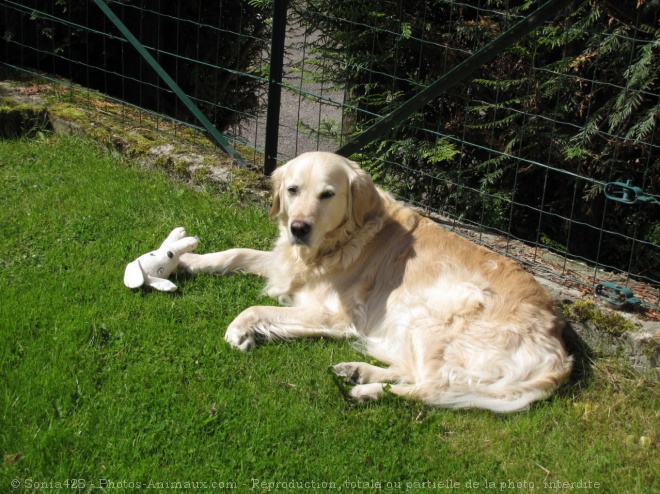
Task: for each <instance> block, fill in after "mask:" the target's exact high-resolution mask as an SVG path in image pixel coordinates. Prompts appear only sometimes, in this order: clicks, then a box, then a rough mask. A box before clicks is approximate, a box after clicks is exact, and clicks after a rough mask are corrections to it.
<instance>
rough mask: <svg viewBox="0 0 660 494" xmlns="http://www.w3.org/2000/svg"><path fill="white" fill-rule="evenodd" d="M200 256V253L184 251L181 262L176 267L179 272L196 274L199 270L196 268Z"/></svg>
mask: <svg viewBox="0 0 660 494" xmlns="http://www.w3.org/2000/svg"><path fill="white" fill-rule="evenodd" d="M200 257H201V256H200V254H191V253H190V252H184V253H183V254H181V256H179V264H178V265H177V267H176V272H177V273H178V274H194V273H195V272H196V271H197V269H196V268H197V265H198V264H199V258H200Z"/></svg>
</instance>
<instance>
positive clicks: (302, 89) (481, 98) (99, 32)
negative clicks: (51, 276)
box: [0, 0, 660, 308]
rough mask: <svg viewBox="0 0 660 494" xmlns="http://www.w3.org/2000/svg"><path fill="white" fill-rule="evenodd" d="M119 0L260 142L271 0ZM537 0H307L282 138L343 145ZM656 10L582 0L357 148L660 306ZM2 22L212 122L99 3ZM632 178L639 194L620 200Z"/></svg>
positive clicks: (538, 257)
mask: <svg viewBox="0 0 660 494" xmlns="http://www.w3.org/2000/svg"><path fill="white" fill-rule="evenodd" d="M108 4H109V5H110V6H111V7H112V8H113V10H114V11H115V12H116V13H117V15H119V16H120V17H122V19H124V21H125V22H126V23H127V24H128V25H129V27H130V28H131V29H132V32H133V33H134V34H135V35H136V36H137V37H138V39H140V41H141V42H142V43H143V45H144V46H145V47H146V48H147V49H148V50H149V52H150V53H151V54H152V55H153V56H154V57H155V58H157V59H158V60H159V62H161V63H162V64H163V66H164V67H166V68H167V70H168V73H170V75H171V76H172V77H173V78H174V79H175V80H177V82H179V84H180V85H182V86H183V87H184V88H185V90H186V92H187V94H188V96H189V97H190V98H192V99H193V101H195V102H196V104H197V105H199V107H200V108H201V109H202V110H203V111H204V112H205V114H206V115H207V116H208V117H209V118H210V119H211V120H212V121H213V122H214V123H215V124H216V126H218V128H219V129H220V130H221V131H222V132H224V133H225V134H227V135H228V136H229V137H230V138H231V139H232V140H233V141H234V142H237V143H242V144H245V145H247V146H249V147H250V148H251V149H253V150H254V154H253V156H245V157H246V158H247V159H256V156H257V155H258V154H259V153H260V152H262V151H263V147H264V136H265V133H266V130H265V122H266V118H265V110H264V108H265V105H264V103H265V100H266V87H267V82H268V81H267V79H268V55H269V53H268V48H269V43H270V41H269V36H270V30H269V25H268V17H269V16H270V15H271V13H272V12H271V11H270V10H269V9H270V8H271V3H270V2H268V1H267V0H264V1H256V0H251V1H249V2H247V1H245V2H242V1H241V2H234V1H232V2H230V1H228V0H224V1H221V2H214V3H213V8H211V7H210V5H211V3H208V2H191V3H189V4H187V3H185V2H166V1H160V0H152V1H147V0H135V1H130V0H125V1H111V2H108ZM540 4H541V2H537V1H535V0H528V1H523V0H516V1H514V0H469V1H467V0H465V1H448V0H391V1H385V2H379V3H377V4H374V3H373V2H361V1H355V0H351V1H349V0H333V1H332V2H329V1H325V0H318V1H315V2H308V1H303V0H296V1H293V0H291V1H290V5H289V7H290V10H289V27H288V32H287V38H286V47H287V48H286V57H285V67H284V80H283V82H282V104H281V108H280V109H281V115H280V121H279V128H278V134H279V157H280V158H281V159H282V160H287V159H289V158H291V157H293V156H295V155H297V154H300V153H301V152H304V151H309V150H315V149H322V150H336V149H338V148H339V147H340V146H342V145H343V144H345V143H346V142H347V141H350V140H351V139H352V138H353V137H355V136H356V135H358V134H359V133H360V132H362V131H363V130H364V129H366V128H368V127H369V126H370V125H372V124H373V123H375V122H378V121H379V120H381V119H383V118H384V117H385V116H387V115H388V114H389V113H391V112H392V111H394V110H395V109H396V108H397V107H399V106H400V105H401V104H403V103H404V102H406V101H408V100H409V99H410V98H413V97H414V96H415V95H416V94H418V93H419V92H420V91H422V90H423V89H424V88H426V87H428V86H429V85H430V84H432V83H433V82H434V80H436V79H437V78H439V77H440V76H441V75H442V74H444V73H446V72H447V71H448V70H450V69H451V68H452V67H455V66H456V65H457V64H458V63H460V62H462V61H464V60H466V59H467V58H469V57H470V55H471V54H473V53H475V51H477V50H478V49H479V48H481V47H482V46H484V44H486V43H488V42H489V41H490V40H492V39H494V38H495V37H496V36H498V35H499V34H501V33H502V32H504V31H505V30H506V29H507V28H508V27H510V26H512V25H513V24H515V23H516V22H518V21H520V20H521V19H524V18H525V17H526V16H527V15H529V13H530V12H531V11H533V9H534V8H536V7H538V6H539V5H540ZM659 16H660V7H658V5H657V2H651V1H650V0H649V1H644V0H640V1H638V2H619V3H617V4H616V5H613V2H606V1H604V0H603V1H601V0H596V1H578V2H574V3H573V5H572V6H571V7H570V8H567V9H564V10H562V11H559V12H557V17H556V18H555V19H554V20H552V21H549V22H547V23H546V24H544V25H543V27H541V28H539V29H537V30H535V31H534V32H533V33H532V34H531V35H529V36H526V37H525V38H523V39H521V40H519V41H518V42H517V43H516V44H515V46H514V47H513V48H511V49H509V50H506V51H505V52H503V53H502V54H501V55H500V56H498V57H497V59H496V60H494V61H492V62H489V63H487V64H485V65H483V66H482V67H480V68H479V69H478V70H477V72H476V73H475V74H474V75H472V76H471V77H470V78H469V79H467V80H465V81H462V82H461V83H460V84H458V85H457V86H455V87H454V88H453V89H451V90H449V91H447V92H446V93H445V94H444V95H443V96H441V97H439V98H437V99H435V100H434V101H433V102H431V103H430V104H428V105H427V106H426V107H425V108H424V109H423V110H422V111H419V112H417V113H416V114H415V115H413V116H412V117H410V118H408V119H406V120H405V121H404V122H402V123H400V124H399V125H397V126H396V127H393V128H391V129H388V130H387V132H384V133H383V134H382V135H380V136H379V137H378V139H377V140H376V141H374V142H373V143H372V144H370V145H369V146H367V147H366V148H364V149H363V150H362V151H361V152H360V153H359V154H358V155H355V156H354V157H355V159H358V160H359V161H360V162H361V163H362V164H363V165H364V166H365V167H366V168H368V169H369V171H370V172H371V173H372V175H373V176H374V178H375V180H376V181H377V182H379V183H380V184H382V185H384V186H385V187H386V188H388V189H390V190H391V191H392V192H393V193H394V194H395V195H397V196H398V197H400V198H402V199H404V200H406V201H407V202H409V203H411V204H413V205H415V206H419V207H420V208H423V209H425V210H427V211H429V213H430V214H433V215H435V216H436V217H437V218H438V220H439V221H441V222H442V223H443V224H444V225H445V226H447V227H448V228H451V229H454V230H456V231H457V232H459V233H462V234H464V235H466V236H468V237H470V238H472V239H473V240H475V241H476V242H480V243H483V244H486V245H487V246H489V247H491V248H493V249H495V250H498V251H500V252H502V253H504V254H506V255H508V256H511V257H513V258H515V259H517V260H519V261H521V262H522V263H523V264H525V265H527V267H528V268H529V269H530V270H531V271H533V272H534V273H536V274H539V275H542V276H545V277H550V278H555V279H557V280H559V281H560V282H561V283H563V284H565V285H568V286H573V287H575V288H577V289H579V290H581V291H583V292H585V293H587V292H592V291H593V290H594V288H596V287H598V286H600V285H602V284H603V283H607V282H610V283H615V284H616V285H620V286H625V287H629V288H630V289H631V290H632V292H633V293H634V294H635V296H636V297H638V298H640V299H641V300H642V301H643V304H644V305H646V306H650V307H655V308H658V306H660V247H659V245H658V244H659V243H660V214H659V212H660V205H659V204H658V203H660V136H659V135H658V128H657V127H658V116H659V115H660V90H659V89H658V75H659V74H658V72H659V71H660V63H659V62H660V60H658V59H659V57H660V29H658V18H659ZM230 21H231V22H230ZM0 24H1V28H2V33H3V38H2V41H1V45H0V53H4V54H5V57H4V64H5V65H6V66H10V67H13V68H19V69H21V70H24V71H29V72H31V73H35V74H36V73H39V74H57V75H58V76H60V77H64V78H66V79H67V80H71V81H75V82H76V83H78V84H81V85H83V86H85V87H90V88H94V89H96V90H98V91H101V92H102V93H105V94H109V95H110V96H112V97H114V98H116V99H117V100H120V101H127V102H129V103H128V104H130V105H133V106H134V107H135V108H139V109H144V110H146V111H149V112H153V113H154V114H156V115H162V116H163V119H171V118H173V119H174V121H175V122H177V123H181V124H185V125H190V126H193V127H196V128H199V125H198V124H197V123H196V122H194V120H193V119H191V117H190V115H189V114H188V113H187V110H186V109H185V108H184V107H183V105H181V104H180V103H179V102H178V101H177V99H176V98H175V97H174V96H173V95H172V93H171V91H169V90H168V89H167V88H165V87H164V86H163V84H162V83H161V82H160V80H159V78H158V77H157V76H156V75H155V74H154V73H153V71H151V69H150V68H149V67H147V66H146V65H144V63H143V62H141V61H140V60H139V58H137V57H136V55H135V53H134V50H132V49H131V47H130V46H128V45H127V43H126V42H125V41H124V40H123V38H122V37H121V36H119V35H118V33H117V32H116V30H115V29H114V27H113V26H112V25H111V24H110V23H109V22H108V21H107V20H105V19H104V18H103V16H101V15H99V13H98V10H95V7H94V5H93V4H92V3H91V2H89V1H84V2H66V1H60V2H38V1H36V0H31V1H28V0H21V1H9V0H1V1H0ZM48 77H51V76H48ZM168 121H169V120H168ZM163 127H164V128H165V127H168V128H169V125H163ZM629 180H630V183H629V185H630V186H631V187H635V190H636V191H639V192H635V194H638V195H637V196H635V197H636V198H637V199H638V200H636V202H634V203H628V202H626V201H622V200H620V199H621V197H624V196H625V194H626V193H627V192H626V189H625V188H624V187H625V184H628V181H629ZM608 188H609V189H608ZM607 190H611V191H615V192H616V191H619V196H617V195H616V193H614V194H609V195H608V194H606V191H607ZM620 191H623V192H620ZM626 197H629V196H626Z"/></svg>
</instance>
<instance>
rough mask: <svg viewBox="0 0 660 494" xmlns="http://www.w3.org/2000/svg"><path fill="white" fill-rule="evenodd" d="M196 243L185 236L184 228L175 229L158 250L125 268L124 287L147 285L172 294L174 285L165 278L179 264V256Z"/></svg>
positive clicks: (193, 238)
mask: <svg viewBox="0 0 660 494" xmlns="http://www.w3.org/2000/svg"><path fill="white" fill-rule="evenodd" d="M198 243H199V239H198V238H197V237H187V236H186V230H185V229H184V228H182V227H179V228H175V229H174V230H172V233H170V234H169V235H168V237H167V238H166V239H165V241H164V242H163V243H162V244H161V246H160V247H159V248H158V250H154V251H153V252H149V253H148V254H144V255H143V256H140V257H138V258H137V259H136V260H135V261H133V262H131V263H129V265H128V266H126V271H124V285H126V286H127V287H129V288H138V287H140V286H142V285H147V286H150V287H151V288H155V289H156V290H161V291H163V292H173V291H174V290H176V285H175V284H174V283H172V282H171V281H170V280H168V279H167V277H168V276H169V275H170V274H172V272H173V271H174V270H175V269H176V267H177V265H178V264H179V256H180V255H181V254H182V253H184V252H192V251H193V250H195V248H196V247H197V244H198Z"/></svg>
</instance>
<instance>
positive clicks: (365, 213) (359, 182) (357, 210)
mask: <svg viewBox="0 0 660 494" xmlns="http://www.w3.org/2000/svg"><path fill="white" fill-rule="evenodd" d="M350 166H351V168H352V169H353V174H352V177H351V179H350V187H351V190H350V195H349V210H350V212H351V214H352V215H353V222H354V223H355V224H356V225H357V226H362V225H364V224H365V223H366V222H367V221H369V220H370V219H371V218H374V217H375V216H378V215H380V214H381V213H382V210H383V200H382V198H381V197H380V194H379V193H378V189H377V188H376V185H374V183H373V181H372V180H371V177H370V176H369V174H368V173H367V172H365V171H364V170H363V169H362V168H360V167H359V166H358V165H357V164H356V163H353V162H352V161H351V162H350Z"/></svg>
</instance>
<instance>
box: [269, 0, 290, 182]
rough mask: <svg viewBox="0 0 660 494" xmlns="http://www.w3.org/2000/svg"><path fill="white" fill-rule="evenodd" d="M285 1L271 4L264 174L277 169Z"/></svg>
mask: <svg viewBox="0 0 660 494" xmlns="http://www.w3.org/2000/svg"><path fill="white" fill-rule="evenodd" d="M286 9H287V0H274V2H273V34H272V41H271V48H270V73H269V75H268V109H267V113H266V144H265V150H264V154H265V155H266V157H265V159H264V174H265V175H270V174H271V173H273V172H274V171H275V168H277V146H278V141H279V130H280V104H281V101H282V73H283V71H284V68H283V66H284V40H285V38H286Z"/></svg>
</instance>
